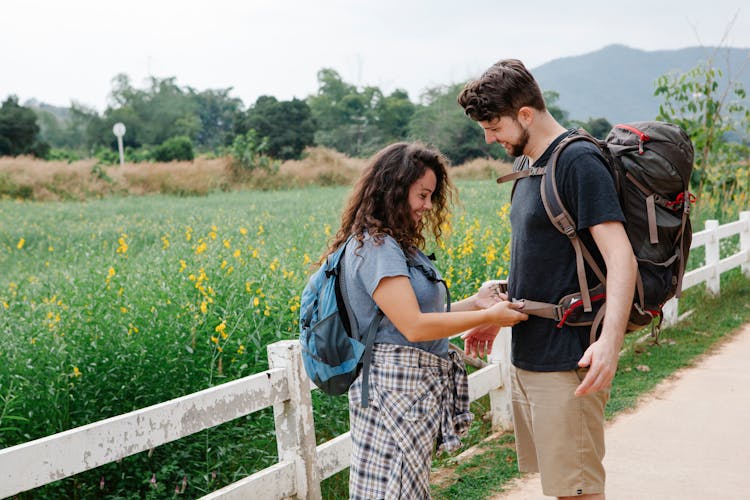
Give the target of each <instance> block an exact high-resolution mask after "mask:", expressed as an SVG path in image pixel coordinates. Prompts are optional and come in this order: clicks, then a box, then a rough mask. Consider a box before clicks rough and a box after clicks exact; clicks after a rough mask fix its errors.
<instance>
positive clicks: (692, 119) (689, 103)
mask: <svg viewBox="0 0 750 500" xmlns="http://www.w3.org/2000/svg"><path fill="white" fill-rule="evenodd" d="M722 77H723V74H722V71H721V70H719V69H717V68H716V67H715V66H714V64H713V61H712V60H711V59H708V60H707V61H706V62H703V63H701V64H699V65H697V66H696V67H695V68H693V69H691V70H689V71H687V72H685V73H682V74H674V73H673V74H668V75H662V76H661V77H659V78H658V79H657V82H656V90H655V91H654V95H656V96H661V97H662V98H663V99H664V102H663V103H662V104H661V105H660V106H659V115H658V116H657V120H663V121H668V122H672V123H675V124H677V125H679V126H680V127H682V129H683V130H685V132H686V133H687V134H688V136H689V137H690V139H691V140H692V142H693V146H694V148H695V168H694V169H693V177H692V186H693V190H694V191H695V194H696V195H698V198H699V203H698V208H699V209H700V208H701V207H705V206H712V207H713V208H714V209H715V210H716V212H718V213H719V214H726V211H727V210H730V209H732V207H733V206H734V204H733V203H732V202H733V197H734V196H735V195H736V194H737V193H739V192H744V195H745V196H747V192H748V190H750V181H748V177H749V175H748V174H749V172H748V170H750V168H749V167H748V158H749V157H750V146H749V145H748V137H749V136H750V133H749V132H750V130H749V129H748V127H750V108H749V107H748V103H747V93H746V91H745V89H744V87H743V86H742V83H741V82H739V81H733V80H732V79H728V80H727V81H726V82H725V83H724V84H723V85H722V84H721V81H722ZM701 198H702V200H701Z"/></svg>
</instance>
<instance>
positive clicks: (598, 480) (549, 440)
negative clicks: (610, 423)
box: [511, 366, 609, 497]
mask: <svg viewBox="0 0 750 500" xmlns="http://www.w3.org/2000/svg"><path fill="white" fill-rule="evenodd" d="M585 375H586V369H579V370H571V371H567V372H530V371H527V370H522V369H520V368H516V367H514V366H512V367H511V379H512V384H511V385H512V391H513V424H514V426H515V434H516V451H517V453H518V468H519V470H520V471H521V472H540V473H541V477H542V490H543V491H544V494H545V495H549V496H558V497H561V496H576V495H587V494H597V493H604V477H605V474H604V466H603V465H602V460H603V459H604V407H605V405H606V404H607V400H608V399H609V390H608V389H607V390H602V391H599V392H596V393H593V394H587V395H586V396H582V397H576V396H575V395H574V394H573V393H574V391H575V389H576V387H578V384H580V383H581V380H583V377H584V376H585Z"/></svg>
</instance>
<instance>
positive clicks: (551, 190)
mask: <svg viewBox="0 0 750 500" xmlns="http://www.w3.org/2000/svg"><path fill="white" fill-rule="evenodd" d="M579 140H585V141H588V142H591V143H593V144H595V145H596V146H597V147H600V146H599V142H598V141H597V140H596V139H595V138H593V137H592V136H591V135H589V133H588V132H586V131H585V130H583V129H579V130H578V131H577V132H576V133H573V134H570V135H569V136H567V137H566V138H564V139H563V140H562V141H560V143H559V144H558V145H557V146H556V147H555V149H554V150H553V152H552V156H551V158H550V160H549V162H548V163H547V165H546V168H545V172H544V174H543V175H542V183H541V195H542V204H543V205H544V210H545V211H546V212H547V217H549V220H550V222H551V223H552V225H553V226H555V228H556V229H557V230H558V231H560V232H561V233H562V234H564V235H565V236H567V237H568V239H569V240H570V244H571V245H573V249H574V250H575V253H576V273H577V275H578V284H579V286H580V288H581V300H582V301H583V308H584V311H586V312H590V311H591V296H590V294H589V286H588V280H587V279H586V269H585V267H584V262H587V263H588V264H589V266H590V267H591V269H592V270H593V271H594V273H595V274H596V277H597V278H599V281H601V283H602V284H603V285H605V286H606V276H605V275H604V273H603V272H602V270H601V269H600V268H599V265H598V264H597V263H596V261H595V260H594V258H593V256H592V255H591V253H590V252H589V251H588V249H586V247H585V246H584V245H583V244H582V243H581V239H580V238H579V237H578V232H577V227H576V223H575V221H574V220H573V217H572V216H571V215H570V212H568V209H567V208H566V207H565V204H564V203H563V201H562V198H560V192H559V191H558V189H557V179H556V172H557V161H558V159H559V157H560V154H561V153H562V152H563V150H564V149H565V147H566V146H568V145H569V144H571V143H573V142H575V141H579Z"/></svg>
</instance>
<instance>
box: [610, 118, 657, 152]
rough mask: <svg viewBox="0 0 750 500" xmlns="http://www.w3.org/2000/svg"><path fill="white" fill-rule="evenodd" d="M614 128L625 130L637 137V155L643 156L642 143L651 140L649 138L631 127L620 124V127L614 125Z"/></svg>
mask: <svg viewBox="0 0 750 500" xmlns="http://www.w3.org/2000/svg"><path fill="white" fill-rule="evenodd" d="M615 128H621V129H623V130H627V131H629V132H632V133H634V134H635V135H637V136H638V154H639V155H642V154H643V143H644V142H646V141H650V140H651V138H650V137H649V136H648V135H647V134H646V133H644V132H641V131H640V130H638V129H637V128H635V127H631V126H630V125H623V124H620V125H615Z"/></svg>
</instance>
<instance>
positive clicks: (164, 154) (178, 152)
mask: <svg viewBox="0 0 750 500" xmlns="http://www.w3.org/2000/svg"><path fill="white" fill-rule="evenodd" d="M153 157H154V160H156V161H192V160H193V158H195V152H194V151H193V141H191V140H190V137H187V136H185V135H178V136H175V137H171V138H169V139H167V140H166V141H164V142H163V143H162V144H161V145H160V146H158V147H157V148H156V149H155V150H154V155H153Z"/></svg>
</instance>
